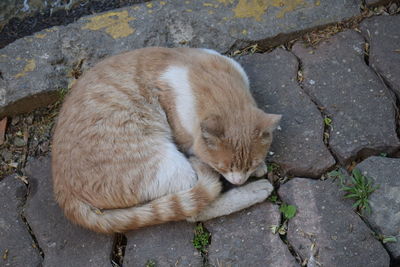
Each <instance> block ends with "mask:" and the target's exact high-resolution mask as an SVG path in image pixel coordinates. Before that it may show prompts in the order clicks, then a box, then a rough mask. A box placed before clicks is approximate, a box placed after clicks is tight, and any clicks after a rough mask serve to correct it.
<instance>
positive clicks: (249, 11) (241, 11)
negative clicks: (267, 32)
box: [219, 0, 306, 21]
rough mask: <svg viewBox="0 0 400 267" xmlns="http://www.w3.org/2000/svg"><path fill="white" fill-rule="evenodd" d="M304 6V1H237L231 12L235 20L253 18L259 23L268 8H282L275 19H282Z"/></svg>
mask: <svg viewBox="0 0 400 267" xmlns="http://www.w3.org/2000/svg"><path fill="white" fill-rule="evenodd" d="M219 1H224V0H219ZM304 5H306V3H305V1H304V0H239V2H238V4H237V5H236V7H235V8H234V9H233V12H234V14H235V15H234V16H235V17H236V18H254V19H255V20H257V21H261V19H262V16H263V15H264V14H265V12H266V11H267V10H268V8H270V7H279V8H282V9H281V10H280V11H279V12H278V13H277V14H276V17H277V18H283V16H284V15H285V14H286V13H287V12H291V11H293V10H295V9H296V8H298V7H300V6H304Z"/></svg>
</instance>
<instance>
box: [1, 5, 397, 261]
mask: <svg viewBox="0 0 400 267" xmlns="http://www.w3.org/2000/svg"><path fill="white" fill-rule="evenodd" d="M369 2H370V3H371V4H373V2H374V1H369ZM375 2H378V1H375ZM360 4H361V1H356V0H352V1H333V0H332V1H314V0H313V1H311V0H304V1H303V0H287V1H284V0H282V1H267V0H266V1H242V0H218V1H214V0H212V1H185V2H183V3H181V2H178V1H170V2H167V1H151V2H147V3H143V4H138V5H133V6H130V7H125V8H122V9H118V10H113V11H110V12H106V13H103V14H97V15H94V16H89V17H83V18H81V19H80V20H78V21H77V22H75V23H72V24H69V25H67V26H61V27H54V28H50V29H47V30H44V31H42V32H39V33H36V34H35V35H33V36H30V37H25V38H22V39H19V40H17V41H15V42H14V43H11V44H10V45H8V46H6V47H5V48H3V49H0V119H2V117H3V116H6V115H7V116H13V115H14V114H18V113H21V112H29V111H31V110H33V109H35V108H37V107H40V106H45V105H47V104H49V103H53V102H54V101H56V100H57V99H58V98H59V93H60V90H61V89H63V90H65V89H67V88H69V86H70V85H71V84H72V83H73V82H74V79H75V78H76V77H77V76H79V73H80V72H82V71H85V70H86V69H87V68H89V67H90V66H92V65H93V64H94V63H95V62H97V61H98V60H100V59H102V58H104V57H105V56H108V55H112V54H116V53H119V52H121V51H126V50H130V49H134V48H139V47H143V46H150V45H160V46H161V45H162V46H170V47H175V46H192V47H208V48H213V49H216V50H218V51H220V52H225V53H227V54H229V55H235V56H236V59H237V60H238V61H240V62H241V63H242V65H243V67H244V68H245V70H246V72H247V73H248V75H249V77H250V81H251V90H252V93H253V95H254V97H255V99H256V101H257V103H258V105H259V106H260V108H262V109H264V110H265V111H267V112H271V113H279V114H283V118H282V122H281V127H280V129H279V130H277V131H276V132H275V141H274V143H273V145H272V148H271V153H270V154H269V156H268V159H267V161H268V162H270V163H274V164H275V165H270V166H272V167H271V168H272V169H274V172H276V173H275V174H276V175H278V178H279V182H277V183H276V184H275V185H276V189H277V194H278V195H277V197H276V199H274V198H271V200H270V201H266V202H264V203H261V204H259V205H256V206H254V207H251V208H249V209H247V210H244V211H242V212H238V213H236V214H233V215H230V216H226V217H222V218H217V219H215V220H211V221H207V222H204V227H205V228H206V229H208V231H210V233H211V243H210V245H209V246H208V247H207V252H206V253H200V252H199V251H197V250H196V249H195V248H194V247H193V244H192V240H193V237H194V228H195V225H194V224H190V223H186V222H176V223H169V224H165V225H159V226H154V227H149V228H145V229H141V230H137V231H132V232H130V233H127V234H126V235H125V236H126V239H127V243H126V247H125V250H124V253H123V254H124V255H123V266H209V265H210V266H244V265H251V266H305V265H307V266H390V264H391V266H397V265H396V264H398V263H399V262H400V246H399V244H400V217H399V210H400V204H399V203H400V184H399V183H400V169H399V166H400V158H399V157H400V141H399V134H400V128H399V125H400V122H399V107H400V100H399V99H400V80H399V77H400V72H399V70H400V27H399V26H398V25H400V15H399V14H397V15H396V14H395V15H390V16H389V15H387V16H383V15H382V16H372V17H370V18H366V19H364V20H363V21H362V22H361V23H360V25H359V27H357V28H355V29H345V30H343V31H341V32H339V33H337V34H334V35H333V36H331V37H330V38H325V39H323V40H322V41H321V42H320V43H319V44H318V45H316V46H314V47H312V46H308V43H307V42H305V43H304V42H303V41H295V42H290V44H289V45H285V44H286V41H288V40H294V39H295V38H297V37H299V36H301V35H302V34H303V33H304V32H309V31H311V30H313V29H315V28H321V27H325V26H326V25H327V24H329V23H333V22H340V21H342V20H345V19H350V18H356V17H358V16H360ZM395 8H397V6H395ZM324 29H325V32H326V31H328V29H332V28H329V27H328V28H324ZM303 40H304V39H303ZM255 43H256V44H257V48H258V49H261V50H265V51H267V52H264V53H253V54H252V53H246V51H247V52H248V51H249V50H251V49H248V48H247V47H248V46H249V45H253V44H255ZM277 44H279V45H283V46H280V47H279V48H274V49H270V48H272V47H273V46H274V45H277ZM252 47H253V48H255V46H252ZM11 120H12V119H11ZM0 149H1V150H5V149H6V147H5V146H0ZM0 152H1V151H0ZM1 160H4V161H7V159H6V158H5V157H2V158H1ZM6 163H9V162H8V161H7V162H6ZM277 166H278V168H279V170H275V168H276V167H277ZM337 168H348V169H352V168H358V169H359V170H360V171H361V173H362V174H363V175H364V176H366V177H368V179H370V180H371V181H373V182H374V184H375V185H379V187H378V188H377V189H376V190H375V191H374V192H373V193H372V194H371V196H370V198H369V203H370V206H371V213H362V214H357V213H356V212H355V210H354V208H353V207H352V205H353V203H354V201H353V200H351V199H344V192H343V191H342V190H341V184H340V179H337V180H334V179H333V178H327V177H328V176H329V175H327V174H326V173H327V172H329V171H331V170H333V169H337ZM21 171H22V172H19V173H18V174H14V175H11V176H7V177H5V178H3V179H1V178H0V179H1V180H0V203H1V205H0V207H1V216H0V256H1V258H0V266H3V265H4V266H78V267H79V266H85V267H86V266H112V263H111V255H112V253H113V251H115V250H116V248H115V247H114V245H113V244H114V241H115V237H113V236H106V235H100V234H95V233H91V232H89V231H87V230H85V229H81V228H79V227H77V226H75V225H73V224H71V223H70V222H68V221H67V220H66V219H65V218H64V216H63V215H62V212H61V210H60V209H59V208H58V206H57V205H56V203H55V202H54V199H53V197H52V189H51V176H50V175H51V174H50V155H48V156H44V157H39V158H29V159H28V162H27V165H26V167H25V168H24V169H23V170H21ZM25 176H26V177H27V178H24V177H25ZM293 177H295V178H293ZM320 178H322V179H320ZM288 179H289V181H287V180H288ZM24 180H25V181H26V182H27V184H26V183H24V182H23V181H24ZM285 181H287V182H285ZM282 202H284V203H287V204H291V205H294V206H296V207H297V212H296V215H295V216H294V217H293V218H291V219H289V220H286V219H285V218H284V217H283V216H282V215H281V213H280V211H279V208H280V205H281V204H282ZM276 230H279V231H278V232H279V233H276V232H277V231H276ZM388 240H389V242H386V241H388ZM395 240H397V242H393V241H395ZM383 241H384V242H383ZM154 264H155V265H154Z"/></svg>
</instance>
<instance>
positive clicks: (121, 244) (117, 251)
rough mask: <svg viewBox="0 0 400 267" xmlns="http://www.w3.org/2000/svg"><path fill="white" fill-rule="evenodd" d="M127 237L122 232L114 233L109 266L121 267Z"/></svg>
mask: <svg viewBox="0 0 400 267" xmlns="http://www.w3.org/2000/svg"><path fill="white" fill-rule="evenodd" d="M127 243H128V239H127V238H126V236H125V235H124V234H120V233H116V234H115V235H114V243H113V246H112V251H111V259H110V260H111V266H112V267H122V266H123V263H124V256H125V249H126V245H127Z"/></svg>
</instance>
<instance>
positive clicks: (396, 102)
mask: <svg viewBox="0 0 400 267" xmlns="http://www.w3.org/2000/svg"><path fill="white" fill-rule="evenodd" d="M360 35H361V36H362V38H363V39H364V42H365V43H364V63H365V65H367V66H368V67H369V68H370V69H371V70H372V71H373V72H374V73H375V75H376V76H377V77H378V78H379V79H380V80H381V81H382V84H383V85H384V87H385V89H386V90H387V91H388V92H389V95H390V96H391V99H392V100H393V107H394V109H395V112H396V116H395V120H396V133H397V138H398V139H399V140H400V95H399V94H397V93H396V91H395V90H394V89H393V88H392V86H391V85H390V83H389V82H388V81H387V80H386V78H385V77H384V76H383V75H382V74H380V73H379V72H378V71H377V70H376V69H375V68H373V67H372V66H371V65H370V61H369V60H370V55H369V52H370V43H369V41H368V39H367V38H366V37H365V36H364V35H363V34H360ZM393 154H400V149H398V150H397V152H394V153H393Z"/></svg>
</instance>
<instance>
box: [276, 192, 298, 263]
mask: <svg viewBox="0 0 400 267" xmlns="http://www.w3.org/2000/svg"><path fill="white" fill-rule="evenodd" d="M276 196H277V202H279V203H282V200H281V198H280V196H279V194H278V189H276ZM277 204H278V203H276V204H275V205H277ZM278 206H280V205H278ZM284 223H285V219H284V217H283V216H282V215H281V220H280V222H279V227H281V226H282V225H283V224H284ZM288 230H289V224H287V229H286V232H285V234H284V235H281V234H280V233H276V234H277V235H278V236H279V238H280V240H281V241H282V243H283V244H284V245H285V246H286V247H287V248H288V250H289V252H290V254H291V255H292V256H293V258H294V259H295V260H296V261H297V263H298V264H299V265H300V266H304V265H303V262H304V259H303V258H302V257H301V256H300V254H299V253H297V251H296V250H295V249H294V247H293V246H292V244H291V243H290V242H289V240H288V239H287V232H288Z"/></svg>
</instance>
